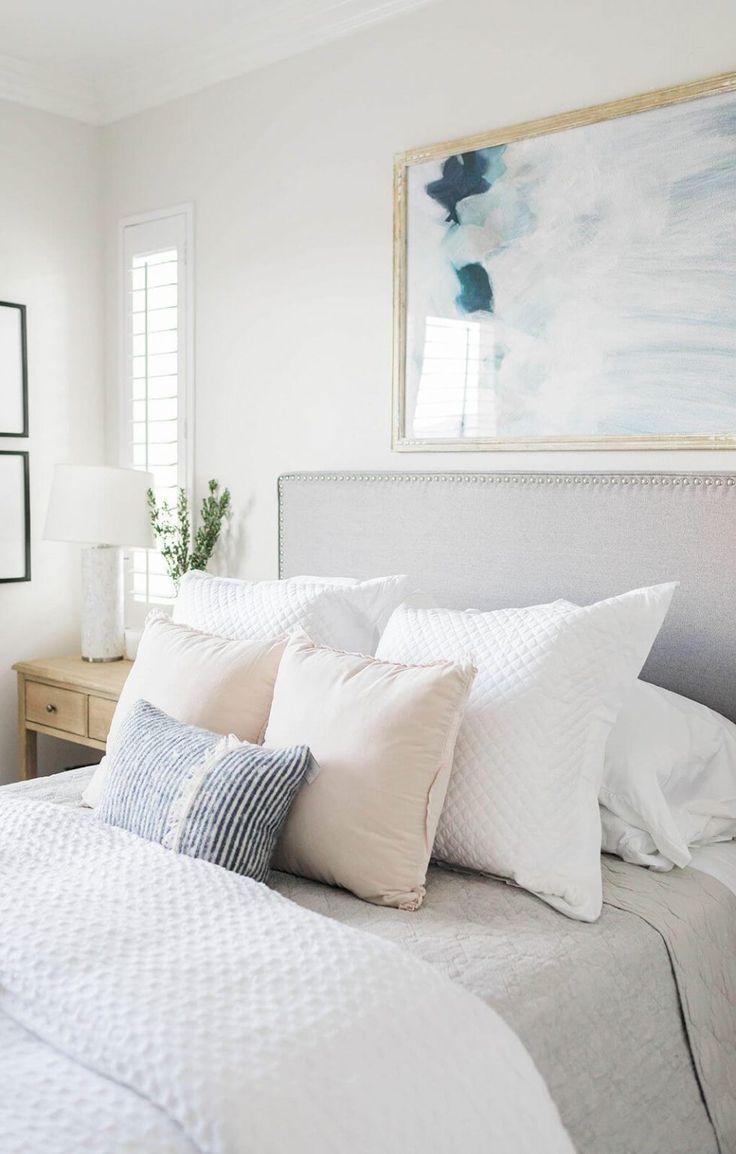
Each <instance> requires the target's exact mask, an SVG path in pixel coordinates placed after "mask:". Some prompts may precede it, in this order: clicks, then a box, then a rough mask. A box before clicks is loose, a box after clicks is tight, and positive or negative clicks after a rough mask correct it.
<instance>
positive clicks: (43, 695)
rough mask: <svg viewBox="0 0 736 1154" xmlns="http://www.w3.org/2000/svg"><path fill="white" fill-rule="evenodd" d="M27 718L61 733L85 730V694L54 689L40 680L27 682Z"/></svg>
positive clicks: (82, 731) (85, 731) (82, 733)
mask: <svg viewBox="0 0 736 1154" xmlns="http://www.w3.org/2000/svg"><path fill="white" fill-rule="evenodd" d="M26 718H27V719H28V721H35V723H36V725H48V726H50V727H51V728H53V729H61V730H63V731H64V733H78V734H80V735H81V736H82V737H84V736H85V735H86V733H87V695H86V694H85V693H75V692H74V691H73V690H71V689H55V688H54V687H53V686H52V685H42V684H41V682H40V681H27V682H26Z"/></svg>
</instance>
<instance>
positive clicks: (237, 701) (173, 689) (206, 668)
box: [82, 611, 286, 807]
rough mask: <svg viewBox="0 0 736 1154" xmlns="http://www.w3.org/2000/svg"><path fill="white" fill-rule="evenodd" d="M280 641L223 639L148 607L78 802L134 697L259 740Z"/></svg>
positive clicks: (96, 790) (95, 798) (94, 798)
mask: <svg viewBox="0 0 736 1154" xmlns="http://www.w3.org/2000/svg"><path fill="white" fill-rule="evenodd" d="M285 646H286V640H285V638H282V639H280V640H272V639H270V638H269V639H266V640H252V641H226V640H225V639H224V638H223V637H210V636H209V635H208V634H206V633H200V632H199V631H198V630H196V629H189V628H187V627H186V626H185V625H175V624H174V623H173V622H172V621H171V619H170V618H169V617H167V616H166V614H164V613H158V612H155V611H154V612H153V613H151V614H149V616H148V618H147V620H146V627H145V629H144V631H143V636H142V637H141V640H140V644H139V646H138V654H137V656H136V659H135V662H134V664H133V668H132V669H131V671H130V673H129V674H128V679H127V681H126V682H125V685H124V686H123V690H122V693H121V694H120V698H119V700H118V703H117V705H116V706H115V712H114V714H113V717H112V721H111V722H110V732H109V733H108V735H107V752H106V755H105V757H104V758H103V759H102V761H101V762H100V764H99V765H98V767H97V769H96V770H95V772H94V774H93V776H92V779H91V780H90V783H89V785H88V786H87V788H86V790H85V791H84V793H83V794H82V801H83V802H84V803H85V805H90V806H93V807H94V806H96V805H98V804H99V801H100V798H101V796H102V793H103V790H104V787H105V784H106V782H107V778H108V776H109V772H110V764H111V759H112V757H114V754H115V749H116V746H117V744H118V741H119V735H120V730H121V728H122V725H123V722H124V721H125V719H126V717H127V716H128V714H129V713H130V711H131V709H132V708H133V706H134V705H135V704H136V702H137V701H140V700H144V701H148V702H149V703H150V704H151V705H155V706H156V707H157V708H158V709H161V710H163V711H164V712H165V713H167V714H169V716H170V717H173V718H175V719H176V720H177V721H183V722H186V723H187V724H188V725H196V726H198V727H199V728H201V729H209V730H212V731H214V732H215V733H224V734H229V733H234V734H235V736H236V737H238V738H239V739H240V740H241V741H248V742H251V743H254V744H256V743H258V742H260V741H261V740H262V738H263V734H264V732H265V728H266V723H267V721H268V714H269V710H270V708H271V701H272V699H273V686H274V682H275V680H276V673H277V671H278V667H279V662H280V661H281V655H282V653H283V652H284V648H285Z"/></svg>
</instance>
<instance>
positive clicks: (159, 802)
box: [97, 701, 311, 881]
mask: <svg viewBox="0 0 736 1154" xmlns="http://www.w3.org/2000/svg"><path fill="white" fill-rule="evenodd" d="M310 764H311V755H310V752H309V749H308V747H307V746H306V745H296V746H293V747H292V748H290V749H266V748H264V747H263V746H261V745H251V744H250V743H248V742H241V741H238V739H237V738H236V737H233V736H232V735H231V736H229V737H223V736H222V735H221V734H218V733H211V732H210V731H209V730H207V729H199V728H198V727H197V726H194V725H185V724H184V723H183V722H181V721H175V720H174V718H172V717H169V716H168V714H166V713H163V712H162V711H161V710H160V709H156V707H155V706H153V705H151V704H150V703H149V702H147V701H138V702H136V704H135V705H134V706H133V708H132V710H131V711H130V713H129V714H128V716H127V718H126V719H125V721H124V723H123V726H122V728H121V731H120V735H119V739H118V744H117V745H116V748H115V751H114V753H113V755H112V764H111V766H110V774H109V777H108V779H107V784H106V786H105V791H104V793H103V796H102V799H101V802H100V806H99V809H98V810H97V815H98V817H99V820H100V821H104V822H107V823H108V824H110V825H117V826H121V827H122V828H123V829H127V830H130V831H131V832H132V833H136V834H138V835H139V836H140V837H144V838H147V839H148V840H149V841H156V842H160V843H161V844H162V845H164V846H167V847H168V848H169V849H173V850H176V851H178V852H179V853H185V854H188V855H189V856H190V857H199V858H204V859H205V860H206V861H210V862H214V863H215V864H216V865H220V866H224V868H225V869H230V870H234V871H235V872H236V873H240V874H245V875H246V876H247V877H251V878H255V879H256V881H265V880H266V878H267V877H268V871H269V867H270V862H271V854H272V853H273V849H274V846H275V844H276V839H277V837H278V835H279V833H280V831H281V827H282V825H283V823H284V821H285V820H286V817H287V815H288V812H289V809H290V807H291V803H292V801H293V800H294V798H295V797H296V794H297V791H298V790H299V787H300V786H301V785H302V783H303V782H304V781H305V779H306V777H307V775H308V773H309V769H310Z"/></svg>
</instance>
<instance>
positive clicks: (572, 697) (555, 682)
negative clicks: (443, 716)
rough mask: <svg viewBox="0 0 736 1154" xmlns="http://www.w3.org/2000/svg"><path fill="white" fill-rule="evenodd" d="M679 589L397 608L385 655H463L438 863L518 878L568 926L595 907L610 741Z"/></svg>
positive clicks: (590, 917) (589, 916)
mask: <svg viewBox="0 0 736 1154" xmlns="http://www.w3.org/2000/svg"><path fill="white" fill-rule="evenodd" d="M674 589H675V586H674V585H673V584H672V585H659V586H655V587H654V588H651V589H638V590H634V591H633V592H631V593H625V594H624V595H623V596H622V597H613V598H610V599H609V600H607V601H601V602H599V603H598V604H596V605H590V606H587V607H585V608H573V607H569V608H568V609H567V610H566V611H564V612H562V611H561V610H560V606H559V603H557V604H554V605H538V606H533V607H531V608H527V609H502V610H498V611H496V612H491V613H479V612H476V611H472V610H469V611H466V612H461V611H456V610H449V609H412V608H410V607H405V606H402V607H400V608H399V609H397V610H396V612H395V613H394V614H393V616H392V618H391V620H390V621H389V623H388V626H387V628H386V631H385V633H384V635H383V637H382V638H381V642H380V644H379V647H378V654H377V656H378V657H379V658H381V659H382V660H385V661H403V662H414V663H417V662H424V661H439V660H445V661H448V660H454V661H460V660H469V661H472V662H473V664H474V665H475V666H476V667H477V669H478V674H477V677H476V680H475V683H474V685H473V689H472V690H471V694H470V698H469V701H468V705H467V709H466V712H465V717H464V719H463V722H462V724H461V726H460V733H459V735H458V741H457V746H456V749H455V759H454V765H453V771H452V776H451V779H450V785H449V789H448V793H447V800H446V803H445V808H444V810H443V813H442V816H441V818H440V823H439V829H438V833H437V838H436V840H435V847H434V851H435V856H436V857H437V858H439V859H440V860H443V861H446V862H449V863H451V864H454V865H458V866H462V867H466V868H469V869H476V870H482V871H483V872H486V873H490V874H496V875H498V876H500V877H506V878H511V879H512V880H514V881H515V882H516V883H517V884H518V885H520V886H522V887H523V888H524V889H528V890H531V891H532V892H533V893H536V894H538V896H539V897H541V898H543V899H544V901H547V902H549V904H550V905H552V906H554V907H555V908H556V909H559V910H561V911H562V912H563V913H565V914H568V915H569V916H570V917H573V918H578V919H580V920H582V921H594V920H595V919H596V918H597V917H598V915H599V914H600V911H601V902H602V892H601V889H602V887H601V868H600V850H601V827H600V816H599V809H598V789H599V786H600V782H601V777H602V773H603V754H604V749H605V743H606V739H607V737H608V734H609V732H610V729H611V726H612V725H613V722H614V721H615V718H616V714H617V712H618V710H619V709H620V706H621V702H622V699H623V695H624V693H625V691H626V689H627V688H628V686H629V685H630V684H631V682H632V681H633V680H634V679H635V678H636V676H637V674H638V672H639V670H640V669H641V666H642V665H643V663H644V661H645V659H646V657H647V654H648V653H649V650H650V648H651V646H652V642H653V641H654V639H655V637H656V635H657V633H658V631H659V628H660V626H661V624H662V621H663V620H664V616H665V614H666V612H667V609H668V607H669V603H670V601H671V599H672V594H673V592H674Z"/></svg>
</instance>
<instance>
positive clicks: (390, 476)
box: [278, 473, 736, 575]
mask: <svg viewBox="0 0 736 1154" xmlns="http://www.w3.org/2000/svg"><path fill="white" fill-rule="evenodd" d="M291 481H298V482H306V483H315V482H318V483H321V482H329V481H343V482H348V483H354V482H355V483H357V482H360V483H363V482H367V483H369V484H382V483H389V482H391V483H396V482H399V483H404V484H416V483H420V482H423V481H424V482H426V481H428V482H434V481H439V482H444V483H445V484H447V483H448V482H450V483H453V484H463V485H471V484H472V485H477V484H481V485H499V484H504V485H562V484H565V485H591V484H592V485H604V486H605V485H621V486H624V485H626V486H631V487H632V488H636V487H637V486H638V485H642V486H644V485H673V486H676V485H681V486H683V487H684V488H689V487H690V486H691V485H692V486H694V487H695V486H701V485H702V486H704V487H719V486H726V487H728V488H732V487H733V486H734V485H736V475H734V474H729V473H711V474H707V473H701V474H698V473H284V474H282V476H280V477H279V479H278V499H279V516H278V526H279V575H280V574H281V573H282V571H283V563H284V528H285V523H286V511H285V504H286V502H285V486H286V484H287V483H288V482H291Z"/></svg>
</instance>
